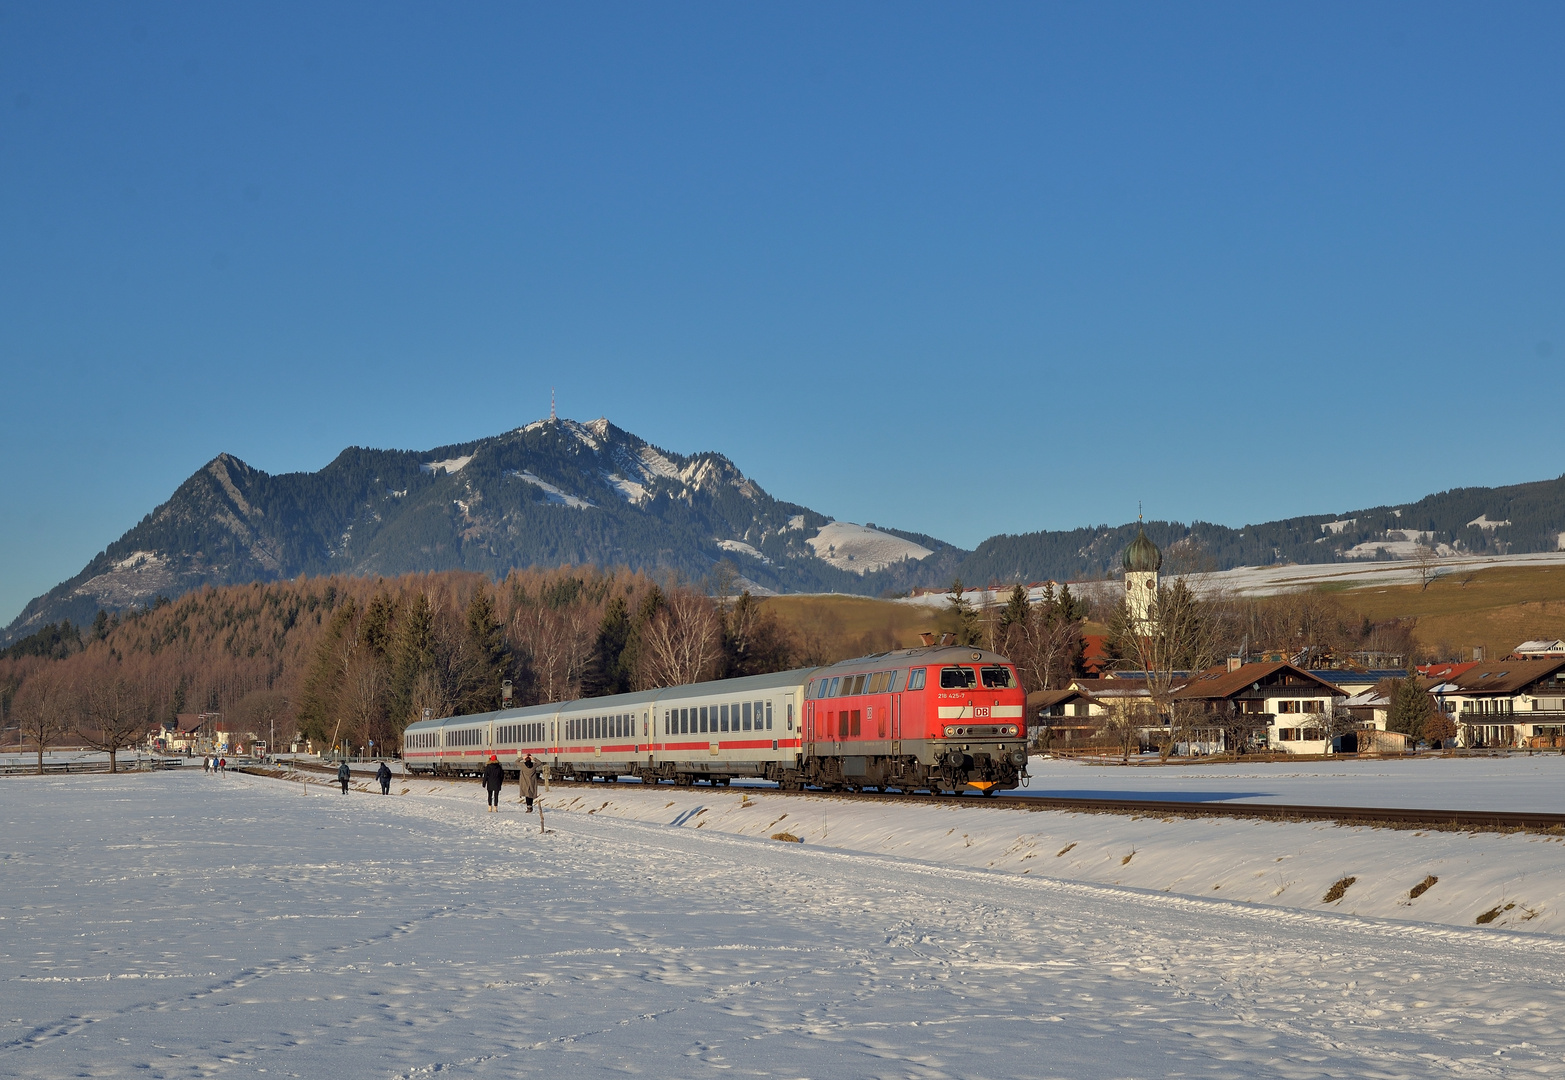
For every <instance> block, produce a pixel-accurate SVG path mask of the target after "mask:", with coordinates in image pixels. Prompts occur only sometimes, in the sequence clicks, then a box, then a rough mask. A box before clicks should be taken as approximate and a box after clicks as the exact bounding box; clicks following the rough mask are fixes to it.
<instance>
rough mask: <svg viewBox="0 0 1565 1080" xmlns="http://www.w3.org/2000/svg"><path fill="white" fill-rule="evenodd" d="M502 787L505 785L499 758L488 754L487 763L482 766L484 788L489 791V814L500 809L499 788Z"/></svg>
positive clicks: (503, 771)
mask: <svg viewBox="0 0 1565 1080" xmlns="http://www.w3.org/2000/svg"><path fill="white" fill-rule="evenodd" d="M503 787H505V770H504V769H503V768H501V767H500V759H499V758H497V757H495V756H494V755H493V754H490V755H489V764H488V765H485V766H484V790H485V791H487V792H488V793H489V812H490V813H491V814H493V813H495V812H496V811H497V810H499V809H500V789H501V788H503Z"/></svg>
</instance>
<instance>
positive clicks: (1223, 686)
mask: <svg viewBox="0 0 1565 1080" xmlns="http://www.w3.org/2000/svg"><path fill="white" fill-rule="evenodd" d="M1346 698H1347V695H1346V694H1345V693H1344V692H1343V690H1342V688H1340V687H1338V686H1335V685H1333V684H1332V683H1330V682H1327V681H1326V680H1325V679H1322V678H1320V677H1319V676H1317V675H1312V674H1311V673H1310V672H1308V671H1305V670H1304V669H1303V668H1299V667H1295V666H1294V665H1293V664H1290V663H1287V662H1286V661H1269V662H1264V663H1244V662H1242V661H1240V660H1238V659H1237V658H1236V659H1232V660H1230V661H1229V662H1228V663H1227V664H1218V665H1216V666H1214V667H1210V668H1207V669H1206V670H1205V671H1198V672H1195V673H1194V674H1193V675H1191V676H1190V679H1189V681H1188V682H1186V683H1185V685H1184V686H1183V687H1181V688H1180V689H1179V690H1178V691H1176V692H1175V694H1174V700H1175V701H1176V702H1187V703H1190V704H1194V705H1196V706H1197V707H1198V708H1200V709H1201V710H1202V711H1203V712H1205V713H1207V714H1209V715H1210V716H1211V717H1212V725H1211V728H1212V730H1214V731H1221V730H1222V729H1224V728H1225V727H1228V726H1230V725H1229V724H1228V723H1227V720H1228V718H1229V717H1231V716H1232V715H1233V714H1236V713H1237V714H1244V715H1245V718H1246V719H1249V720H1251V721H1252V722H1253V724H1254V727H1255V731H1256V733H1257V737H1256V739H1255V741H1256V742H1257V743H1262V742H1263V740H1262V738H1261V737H1260V733H1261V732H1263V731H1264V733H1265V735H1264V745H1265V747H1266V748H1267V749H1268V750H1275V751H1280V752H1282V753H1289V754H1326V753H1330V752H1331V744H1332V737H1333V734H1334V725H1333V717H1334V715H1335V713H1336V711H1337V708H1338V706H1340V705H1341V704H1342V702H1343V701H1344V700H1345V699H1346Z"/></svg>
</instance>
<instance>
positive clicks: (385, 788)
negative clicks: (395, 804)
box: [375, 761, 391, 795]
mask: <svg viewBox="0 0 1565 1080" xmlns="http://www.w3.org/2000/svg"><path fill="white" fill-rule="evenodd" d="M375 779H377V780H379V781H380V793H381V794H382V795H390V794H391V768H390V766H388V765H387V764H386V763H385V762H384V761H382V762H381V763H380V768H378V769H376V770H375Z"/></svg>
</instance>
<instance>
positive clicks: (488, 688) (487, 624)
mask: <svg viewBox="0 0 1565 1080" xmlns="http://www.w3.org/2000/svg"><path fill="white" fill-rule="evenodd" d="M467 644H468V662H467V664H465V665H464V670H463V671H462V673H461V675H462V683H463V686H462V692H461V693H460V695H459V698H458V706H457V707H458V711H459V712H462V713H477V712H489V711H490V710H492V709H498V708H499V707H500V683H501V681H502V680H503V679H504V678H505V676H506V671H507V668H508V667H509V660H510V649H509V648H508V647H507V646H506V643H505V630H504V628H503V627H502V626H501V625H500V621H499V620H498V619H496V618H495V614H494V605H493V604H492V603H491V602H490V600H489V590H488V589H485V588H484V587H483V586H481V585H480V586H479V587H478V588H477V589H475V590H474V591H473V599H472V600H471V601H469V603H468V605H467Z"/></svg>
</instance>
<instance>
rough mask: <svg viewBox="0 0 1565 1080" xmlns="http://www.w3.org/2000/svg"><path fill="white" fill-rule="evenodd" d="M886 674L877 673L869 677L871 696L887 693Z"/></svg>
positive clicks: (882, 672)
mask: <svg viewBox="0 0 1565 1080" xmlns="http://www.w3.org/2000/svg"><path fill="white" fill-rule="evenodd" d="M886 674H887V673H886V672H884V671H877V672H875V674H873V675H871V676H870V677H869V692H870V693H871V694H879V693H882V692H884V691H885V689H886Z"/></svg>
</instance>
